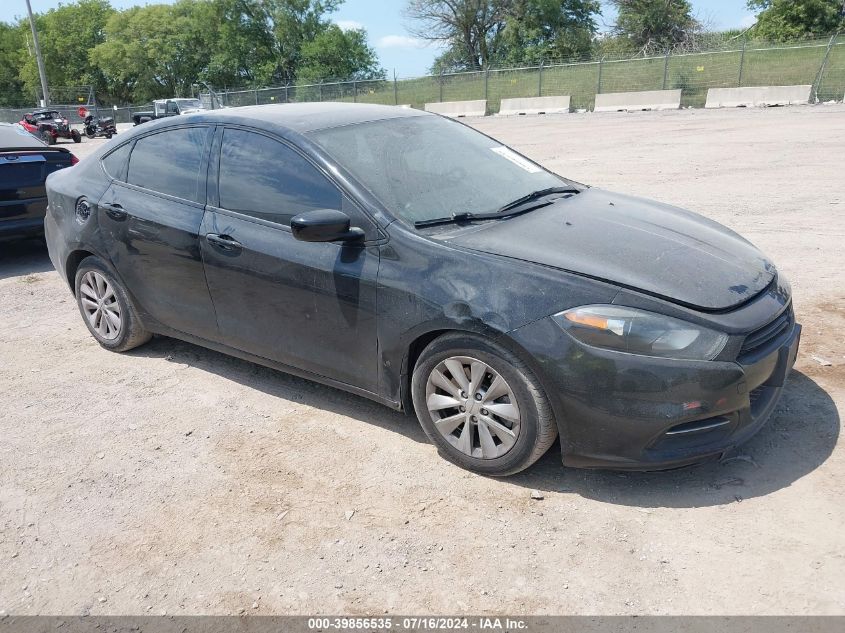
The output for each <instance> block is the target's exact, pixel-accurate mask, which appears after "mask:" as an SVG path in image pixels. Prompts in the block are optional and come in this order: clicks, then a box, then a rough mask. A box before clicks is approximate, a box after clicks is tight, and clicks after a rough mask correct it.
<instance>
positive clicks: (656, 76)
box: [0, 35, 845, 123]
mask: <svg viewBox="0 0 845 633" xmlns="http://www.w3.org/2000/svg"><path fill="white" fill-rule="evenodd" d="M787 85H812V86H813V99H814V100H817V101H833V100H835V101H841V100H843V96H845V35H840V36H834V37H831V38H826V39H820V40H810V41H804V42H798V43H794V44H767V43H760V42H742V41H734V42H732V43H727V44H721V45H720V46H719V47H718V48H714V49H711V50H708V51H705V52H697V53H689V52H684V53H671V52H669V53H665V54H662V55H656V56H650V57H637V58H626V59H614V58H603V59H599V60H591V61H575V62H556V63H547V64H542V65H540V66H533V67H524V68H502V69H492V68H491V69H489V70H485V71H477V72H463V73H445V74H440V75H431V76H426V77H414V78H409V79H396V78H393V79H384V80H373V81H333V82H321V83H310V84H291V85H288V86H278V87H273V88H251V89H242V90H221V91H211V92H208V91H206V92H204V93H202V94H201V97H202V98H203V100H204V102H205V103H206V107H209V108H210V107H212V106H213V107H220V106H224V107H238V106H246V105H259V104H267V103H296V102H306V101H346V102H358V103H380V104H389V105H410V106H412V107H415V108H423V107H425V104H426V103H431V102H435V101H465V100H471V99H486V100H487V110H488V113H491V114H492V113H496V112H498V111H499V106H500V102H501V100H502V99H507V98H512V97H536V96H554V95H569V96H570V97H571V98H572V101H571V103H572V107H573V108H574V109H576V110H591V109H592V108H593V106H594V104H595V98H596V94H598V93H608V92H637V91H643V90H661V89H678V88H680V89H681V90H682V99H681V105H682V106H684V107H699V108H700V107H703V106H704V103H705V100H706V98H707V91H708V90H709V89H710V88H732V87H741V86H787ZM66 92H67V93H68V94H71V93H73V94H74V95H76V97H75V99H76V101H77V102H78V101H79V99H80V98H82V96H83V95H87V93H86V91H85V90H82V89H80V88H73V89H67V90H66ZM54 101H55V99H54ZM77 105H78V103H74V102H73V101H69V102H68V103H67V104H65V105H60V106H56V105H53V107H55V108H56V109H58V110H61V111H63V112H65V114H66V115H68V117H69V119H70V120H75V118H76V116H75V110H76V107H77ZM150 109H152V106H151V105H142V106H131V107H121V108H118V109H117V110H113V109H112V108H105V107H101V108H100V109H99V112H100V114H103V115H105V116H109V115H111V116H114V117H115V120H116V122H117V123H129V122H131V121H132V113H133V112H137V111H140V110H150ZM27 111H29V110H22V109H0V121H19V120H20V118H21V115H22V114H23V113H24V112H27ZM106 113H108V114H106Z"/></svg>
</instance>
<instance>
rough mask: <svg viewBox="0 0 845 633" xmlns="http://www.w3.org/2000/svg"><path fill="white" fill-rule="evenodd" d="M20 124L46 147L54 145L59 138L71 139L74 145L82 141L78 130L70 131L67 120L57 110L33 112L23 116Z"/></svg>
mask: <svg viewBox="0 0 845 633" xmlns="http://www.w3.org/2000/svg"><path fill="white" fill-rule="evenodd" d="M20 124H21V125H22V126H23V127H24V129H26V130H27V131H28V132H30V133H31V134H34V135H35V136H37V137H39V138H41V139H42V140H43V141H44V142H45V143H47V144H48V145H55V144H56V139H59V138H69V139H73V142H74V143H79V142H80V141H82V134H80V133H79V130H74V129H71V127H70V125H69V124H68V122H67V118H66V117H65V116H64V115H63V114H61V113H60V112H59V111H58V110H49V109H42V110H34V111H33V112H31V113H27V114H24V115H23V119H21V122H20Z"/></svg>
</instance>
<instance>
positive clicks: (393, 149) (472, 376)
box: [45, 103, 801, 476]
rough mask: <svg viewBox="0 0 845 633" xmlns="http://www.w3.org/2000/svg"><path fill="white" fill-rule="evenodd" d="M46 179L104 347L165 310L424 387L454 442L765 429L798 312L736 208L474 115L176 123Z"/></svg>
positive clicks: (527, 448) (683, 457)
mask: <svg viewBox="0 0 845 633" xmlns="http://www.w3.org/2000/svg"><path fill="white" fill-rule="evenodd" d="M79 170H80V171H79V172H78V173H75V174H73V176H74V178H73V179H70V178H68V177H67V175H65V174H56V175H54V176H53V177H51V179H50V181H49V182H48V191H49V196H50V206H49V212H48V216H47V219H46V220H45V227H46V233H47V242H48V246H49V250H50V257H51V260H52V262H53V264H54V265H55V266H56V269H57V270H58V271H59V272H60V274H61V275H62V276H63V277H64V278H65V279H66V280H67V282H68V284H69V285H70V286H71V288H72V289H73V290H74V293H75V295H76V298H77V302H78V307H79V310H80V313H81V315H82V316H83V319H84V322H85V323H86V325H87V327H88V328H89V331H90V332H91V334H92V335H93V336H94V338H95V339H96V340H97V341H98V342H99V343H100V344H101V345H102V346H103V347H105V348H107V349H110V350H114V351H125V350H128V349H131V348H132V347H135V346H137V345H140V344H141V343H143V342H145V341H146V340H148V339H149V337H150V335H151V333H153V332H155V333H160V334H165V335H169V336H174V337H176V338H181V339H184V340H188V341H192V342H195V343H197V344H200V345H204V346H207V347H210V348H212V349H217V350H220V351H224V352H226V353H229V354H232V355H235V356H239V357H241V358H246V359H248V360H252V361H254V362H258V363H262V364H265V365H268V366H270V367H275V368H278V369H281V370H283V371H288V372H291V373H295V374H299V375H302V376H306V377H309V378H312V379H315V380H318V381H321V382H324V383H326V384H330V385H334V386H337V387H340V388H342V389H346V390H348V391H351V392H354V393H358V394H361V395H364V396H366V397H369V398H372V399H374V400H377V401H380V402H382V403H385V404H387V405H389V406H393V407H396V408H407V409H411V408H413V409H414V410H415V411H416V413H417V417H418V418H419V421H420V424H421V425H422V427H423V428H424V430H425V431H426V434H427V435H428V437H429V438H430V439H431V441H432V442H433V443H434V444H435V445H436V446H437V447H438V448H439V449H440V451H441V453H442V454H443V455H444V456H445V457H446V458H447V459H449V460H451V461H453V462H455V463H456V464H459V465H461V466H462V467H464V468H468V469H471V470H474V471H476V472H479V473H484V474H488V475H499V476H500V475H508V474H512V473H515V472H518V471H520V470H522V469H524V468H527V467H528V466H529V465H531V464H532V463H533V462H534V461H536V460H537V459H538V458H539V457H540V456H541V455H542V454H543V453H544V452H545V451H546V450H547V449H548V448H549V447H550V446H551V445H552V443H553V442H554V440H555V437H556V436H558V434H559V435H560V437H561V448H562V452H563V461H564V463H565V464H570V465H575V466H583V467H611V468H616V469H647V470H649V469H665V468H674V467H678V466H683V465H687V464H691V463H695V462H698V461H702V460H707V459H715V458H718V457H720V456H721V455H723V454H724V453H726V452H727V451H730V450H731V449H732V448H733V447H735V446H737V445H739V444H740V443H742V442H744V441H745V440H747V439H748V438H750V437H751V436H752V435H753V434H754V433H756V432H757V431H758V430H759V429H760V428H761V426H762V425H763V424H764V423H765V421H766V420H767V418H768V417H769V415H770V414H771V412H772V411H773V409H774V407H775V406H776V404H777V402H778V399H779V397H780V395H781V393H782V391H783V386H784V382H785V380H786V377H787V375H788V373H789V371H790V369H791V368H792V365H793V363H794V362H795V357H796V354H797V350H798V343H799V337H800V333H801V326H800V325H799V324H797V323H796V322H795V318H794V315H793V313H792V303H791V290H790V287H789V284H788V282H787V281H786V280H785V279H784V278H783V277H782V276H781V275H779V274H778V271H777V269H776V268H775V267H774V265H773V264H772V263H771V262H770V261H769V260H768V259H767V258H766V257H765V256H764V255H763V254H762V253H761V252H760V251H759V250H757V249H756V248H755V247H754V246H752V245H751V244H750V243H749V242H747V241H746V240H744V239H742V238H741V237H740V236H738V235H737V234H736V233H734V232H732V231H730V230H729V229H727V228H725V227H723V226H720V225H718V224H716V223H715V222H712V221H709V220H706V219H705V218H702V217H701V216H698V215H696V214H694V213H691V212H688V211H685V210H682V209H678V208H675V207H671V206H669V205H665V204H661V203H657V202H652V201H648V200H642V199H638V198H633V197H631V196H625V195H621V194H614V193H610V192H606V191H601V190H598V189H594V188H590V187H586V186H584V185H579V184H577V183H574V182H571V181H568V180H566V179H565V178H562V177H560V176H558V175H556V174H553V173H551V172H548V171H547V170H545V169H543V168H542V167H541V166H540V165H538V164H536V163H533V162H532V161H531V160H529V159H528V158H526V157H524V156H521V155H520V154H518V153H516V152H514V151H513V150H511V149H510V148H508V147H506V146H504V145H502V144H501V143H499V142H498V141H495V140H494V139H491V138H489V137H487V136H484V135H483V134H480V133H479V132H476V131H475V130H472V129H471V128H469V127H467V126H465V125H462V124H460V123H458V122H455V121H451V120H447V119H444V118H442V117H438V116H435V115H431V114H428V113H424V112H416V111H410V110H406V109H400V108H393V107H386V106H372V105H363V104H358V105H352V104H340V103H322V104H291V105H284V106H254V107H247V108H240V109H237V110H232V111H223V112H209V113H205V114H198V115H192V116H190V117H186V118H185V119H184V120H182V121H160V122H157V123H153V124H151V125H150V126H147V127H146V128H144V129H139V130H135V131H133V132H132V133H131V134H130V135H129V138H127V139H122V142H121V143H119V144H117V143H112V144H110V145H109V146H107V148H105V150H102V151H101V152H100V153H99V154H96V155H95V156H94V157H93V160H89V161H87V162H85V163H83V164H82V165H81V166H80V168H79Z"/></svg>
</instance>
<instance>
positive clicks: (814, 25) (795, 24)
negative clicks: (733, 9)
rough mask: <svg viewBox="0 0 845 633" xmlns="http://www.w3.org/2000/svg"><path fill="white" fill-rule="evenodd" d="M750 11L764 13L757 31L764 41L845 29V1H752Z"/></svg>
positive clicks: (795, 37)
mask: <svg viewBox="0 0 845 633" xmlns="http://www.w3.org/2000/svg"><path fill="white" fill-rule="evenodd" d="M748 8H749V9H751V10H754V11H760V13H759V15H758V16H757V24H756V25H755V26H754V29H753V32H754V34H755V35H758V36H760V37H762V38H764V39H770V40H780V41H786V40H793V39H799V38H803V37H817V36H820V35H831V34H833V33H836V32H837V31H839V30H842V29H844V28H845V3H843V2H842V0H749V2H748Z"/></svg>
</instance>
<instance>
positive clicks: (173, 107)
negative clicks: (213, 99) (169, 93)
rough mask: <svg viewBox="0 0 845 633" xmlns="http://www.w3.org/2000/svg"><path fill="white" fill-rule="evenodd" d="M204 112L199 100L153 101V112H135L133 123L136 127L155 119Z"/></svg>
mask: <svg viewBox="0 0 845 633" xmlns="http://www.w3.org/2000/svg"><path fill="white" fill-rule="evenodd" d="M204 110H205V107H204V106H203V105H202V101H200V100H199V99H182V98H177V99H157V100H156V101H153V109H152V110H149V111H146V112H135V113H134V114H133V115H132V121H133V122H134V123H135V125H141V123H146V122H147V121H152V120H154V119H161V118H164V117H169V116H178V115H180V114H193V113H194V112H203V111H204Z"/></svg>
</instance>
